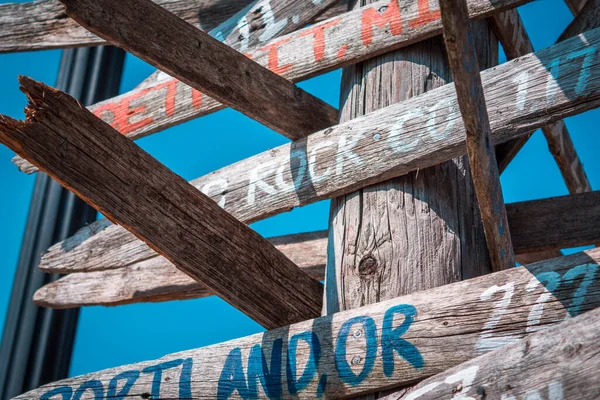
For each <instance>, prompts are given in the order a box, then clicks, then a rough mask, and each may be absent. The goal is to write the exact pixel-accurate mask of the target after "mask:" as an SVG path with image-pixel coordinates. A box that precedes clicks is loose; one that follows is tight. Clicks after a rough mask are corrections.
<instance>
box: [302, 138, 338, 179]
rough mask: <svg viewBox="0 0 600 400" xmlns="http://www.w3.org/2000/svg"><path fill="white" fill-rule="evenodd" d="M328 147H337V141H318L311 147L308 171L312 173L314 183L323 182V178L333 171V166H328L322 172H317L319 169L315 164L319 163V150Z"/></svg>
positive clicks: (311, 177)
mask: <svg viewBox="0 0 600 400" xmlns="http://www.w3.org/2000/svg"><path fill="white" fill-rule="evenodd" d="M328 147H334V148H335V143H332V142H329V141H324V142H318V143H316V144H315V145H314V146H313V147H312V148H311V149H310V154H309V158H308V173H309V174H310V179H311V181H312V182H314V183H316V182H321V181H322V180H324V179H326V178H327V176H329V174H330V173H331V168H332V167H331V166H329V167H327V169H326V170H325V171H324V172H323V173H321V174H317V171H315V166H316V164H317V152H318V151H319V150H321V149H326V148H328Z"/></svg>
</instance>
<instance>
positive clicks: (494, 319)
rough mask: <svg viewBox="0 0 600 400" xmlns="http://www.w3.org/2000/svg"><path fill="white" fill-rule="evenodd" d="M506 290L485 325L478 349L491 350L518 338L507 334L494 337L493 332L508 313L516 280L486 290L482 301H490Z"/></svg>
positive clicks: (476, 345)
mask: <svg viewBox="0 0 600 400" xmlns="http://www.w3.org/2000/svg"><path fill="white" fill-rule="evenodd" d="M499 292H504V295H503V296H502V298H501V299H500V300H499V301H496V302H495V303H494V309H493V312H492V315H491V316H490V318H489V319H488V320H487V322H486V323H485V324H484V325H483V329H484V331H483V333H482V334H481V336H480V337H479V340H477V343H476V344H475V349H476V350H477V351H491V350H494V349H497V348H500V347H503V346H505V345H507V344H510V343H514V342H515V341H517V340H518V338H517V337H516V336H514V335H505V336H502V337H493V332H494V330H495V329H496V327H497V326H498V324H499V323H500V319H502V317H503V316H504V315H505V314H506V313H507V311H508V306H509V305H510V301H511V299H512V297H513V295H514V294H515V284H514V282H508V283H506V284H504V285H502V286H498V285H494V286H491V287H489V288H488V289H487V290H485V291H484V292H483V293H482V294H481V296H480V300H481V301H490V300H491V299H492V298H493V297H494V295H495V294H496V293H499Z"/></svg>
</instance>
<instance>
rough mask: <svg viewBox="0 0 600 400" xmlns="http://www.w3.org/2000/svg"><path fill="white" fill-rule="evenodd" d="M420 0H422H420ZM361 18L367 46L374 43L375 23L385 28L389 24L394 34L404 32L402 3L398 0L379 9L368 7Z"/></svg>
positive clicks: (362, 31) (364, 41)
mask: <svg viewBox="0 0 600 400" xmlns="http://www.w3.org/2000/svg"><path fill="white" fill-rule="evenodd" d="M420 2H421V0H419V3H420ZM427 7H429V6H427ZM361 18H362V19H361V21H362V25H361V31H360V34H361V38H362V42H363V44H364V45H365V46H369V45H370V44H371V43H373V25H375V26H377V27H379V28H385V26H386V25H388V24H389V26H390V32H391V33H392V35H393V36H397V35H400V34H401V33H402V16H401V15H400V5H399V4H398V1H397V0H391V1H390V2H389V4H388V5H387V6H384V7H381V8H380V9H379V10H376V9H374V8H367V9H366V10H365V11H363V13H362V17H361Z"/></svg>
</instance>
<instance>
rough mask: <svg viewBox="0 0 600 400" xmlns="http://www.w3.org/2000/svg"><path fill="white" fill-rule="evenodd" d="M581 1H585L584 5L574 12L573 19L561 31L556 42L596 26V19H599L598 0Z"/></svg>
mask: <svg viewBox="0 0 600 400" xmlns="http://www.w3.org/2000/svg"><path fill="white" fill-rule="evenodd" d="M582 3H585V5H584V6H582V8H581V9H580V11H578V12H577V14H575V19H574V20H573V21H572V22H571V23H570V24H569V26H567V28H566V29H565V30H564V31H563V33H562V34H561V35H560V37H559V38H558V40H557V42H562V41H563V40H567V39H569V38H572V37H573V36H576V35H578V34H580V33H582V32H587V31H591V30H592V29H594V28H597V27H598V23H599V22H598V20H600V9H599V8H598V6H599V5H600V4H599V3H598V0H584V1H582Z"/></svg>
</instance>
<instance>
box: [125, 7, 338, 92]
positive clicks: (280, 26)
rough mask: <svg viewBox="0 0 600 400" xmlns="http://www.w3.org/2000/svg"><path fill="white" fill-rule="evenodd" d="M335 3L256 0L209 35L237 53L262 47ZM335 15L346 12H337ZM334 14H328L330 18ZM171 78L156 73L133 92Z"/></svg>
mask: <svg viewBox="0 0 600 400" xmlns="http://www.w3.org/2000/svg"><path fill="white" fill-rule="evenodd" d="M337 2H338V0H320V1H315V2H313V1H300V2H299V1H294V0H279V1H276V2H271V0H258V1H255V2H253V3H252V4H251V5H249V6H248V7H245V8H244V9H242V10H241V11H240V12H238V13H236V14H235V15H233V16H232V17H231V18H229V19H228V20H226V21H224V22H223V23H222V24H220V25H219V26H217V27H216V28H214V29H213V30H212V31H210V32H209V35H211V36H212V37H214V38H216V39H217V40H219V41H221V42H223V43H225V44H227V45H228V46H230V47H231V48H233V49H236V50H237V51H240V52H243V53H245V52H247V51H248V50H249V48H255V47H258V46H263V45H264V44H265V43H267V42H269V41H270V40H271V39H274V38H276V37H279V36H282V35H284V34H286V33H290V32H293V31H295V30H297V29H299V28H302V27H303V26H304V25H306V24H307V23H309V22H312V21H313V20H315V19H316V18H317V17H318V16H320V15H322V14H323V13H324V12H325V11H327V10H328V9H331V8H332V6H333V5H334V4H335V3H337ZM334 11H338V14H339V13H341V12H344V11H345V10H340V9H339V8H338V9H337V10H334ZM335 15H337V14H333V15H330V17H333V16H335ZM169 79H173V78H171V77H170V76H168V75H167V74H165V73H164V72H162V71H159V70H158V71H156V72H155V73H153V74H152V75H150V76H149V77H148V78H146V79H145V80H144V81H142V83H140V84H139V85H138V86H137V87H136V88H135V89H134V90H144V89H145V88H149V87H152V86H156V85H157V84H160V83H161V81H162V82H164V81H166V80H169Z"/></svg>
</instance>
